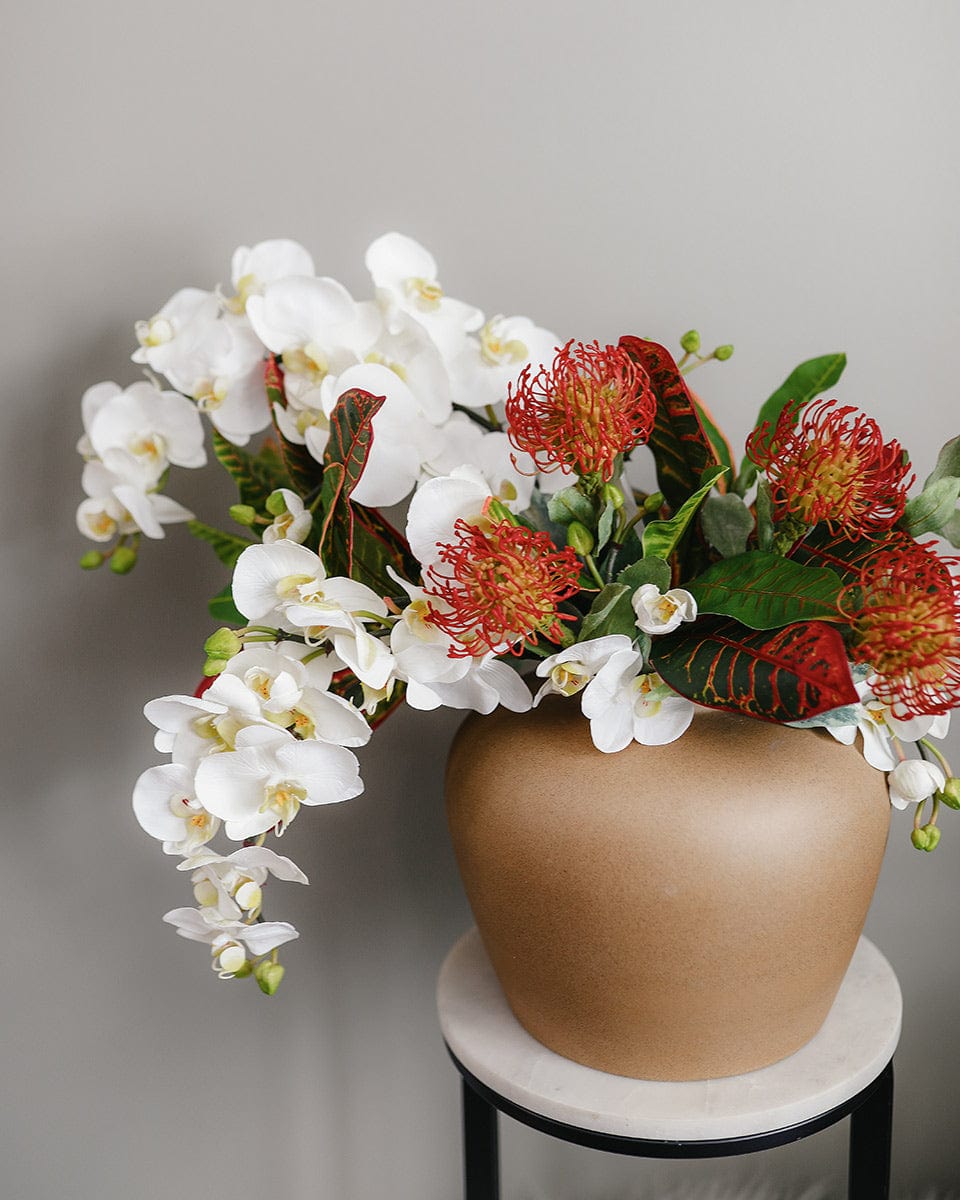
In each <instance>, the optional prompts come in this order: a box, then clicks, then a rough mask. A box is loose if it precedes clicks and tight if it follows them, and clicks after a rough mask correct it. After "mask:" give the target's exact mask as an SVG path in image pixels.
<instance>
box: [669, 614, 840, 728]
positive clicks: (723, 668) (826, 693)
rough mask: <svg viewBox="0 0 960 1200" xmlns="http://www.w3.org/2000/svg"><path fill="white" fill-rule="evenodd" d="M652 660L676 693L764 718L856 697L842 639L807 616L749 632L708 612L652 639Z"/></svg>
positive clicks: (810, 711) (815, 710)
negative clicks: (805, 619)
mask: <svg viewBox="0 0 960 1200" xmlns="http://www.w3.org/2000/svg"><path fill="white" fill-rule="evenodd" d="M650 661H651V663H652V664H653V666H654V667H655V668H656V670H657V671H659V672H660V675H661V676H662V678H663V679H664V680H665V681H666V682H667V683H668V684H669V685H670V687H672V688H673V689H674V691H677V692H679V693H680V694H681V695H682V696H686V697H688V699H690V700H693V701H695V702H696V703H697V704H703V705H706V706H707V707H708V708H719V709H723V710H725V711H727V712H737V713H742V714H743V715H744V716H748V717H757V718H758V719H760V720H763V721H776V722H781V723H785V722H787V721H801V720H803V719H804V718H806V717H814V716H817V714H819V713H822V712H827V711H828V710H829V709H831V708H839V707H840V706H841V705H844V704H855V703H856V702H857V691H856V688H855V687H854V683H853V679H852V677H851V675H850V668H849V666H848V665H847V654H846V650H845V648H844V644H843V638H842V637H841V636H840V633H839V631H838V630H837V629H836V628H835V627H834V626H833V625H827V624H825V623H824V622H822V621H808V622H802V623H800V624H796V625H788V626H787V627H786V628H785V629H778V630H775V631H773V632H771V631H769V630H762V631H760V632H755V631H753V630H750V629H747V628H746V627H745V626H743V625H741V624H740V623H739V622H737V621H732V620H729V619H726V618H722V617H717V618H707V619H706V620H698V621H696V622H694V623H693V624H692V625H688V626H685V627H684V626H681V628H680V629H678V630H676V631H675V632H673V633H668V634H665V635H664V636H663V637H657V638H654V639H653V645H652V647H651V650H650Z"/></svg>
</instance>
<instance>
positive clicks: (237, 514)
mask: <svg viewBox="0 0 960 1200" xmlns="http://www.w3.org/2000/svg"><path fill="white" fill-rule="evenodd" d="M230 516H231V517H232V518H233V520H234V521H236V523H237V524H238V525H246V526H247V527H248V528H249V526H251V525H253V524H255V522H256V520H257V510H256V509H255V508H254V507H253V506H252V505H250V504H231V505H230Z"/></svg>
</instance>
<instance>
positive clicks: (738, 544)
mask: <svg viewBox="0 0 960 1200" xmlns="http://www.w3.org/2000/svg"><path fill="white" fill-rule="evenodd" d="M700 525H701V528H702V529H703V536H704V537H705V538H706V539H707V541H708V542H709V543H710V545H711V546H712V547H713V548H714V550H716V551H717V553H718V554H721V555H723V557H724V558H732V557H733V556H734V555H735V554H742V553H743V552H744V550H746V548H747V538H749V536H750V534H751V533H752V532H753V526H754V520H753V513H752V512H751V511H750V509H749V508H747V506H746V505H745V504H744V502H743V500H741V498H740V497H739V496H738V495H737V494H736V493H735V492H727V493H725V494H724V495H716V496H708V497H707V498H706V500H705V501H704V504H703V509H702V511H701V513H700Z"/></svg>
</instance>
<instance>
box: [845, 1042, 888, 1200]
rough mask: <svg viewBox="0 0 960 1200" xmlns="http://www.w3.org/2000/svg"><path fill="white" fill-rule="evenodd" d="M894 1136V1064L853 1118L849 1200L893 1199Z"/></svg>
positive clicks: (848, 1185)
mask: <svg viewBox="0 0 960 1200" xmlns="http://www.w3.org/2000/svg"><path fill="white" fill-rule="evenodd" d="M892 1136H893V1063H892V1062H891V1063H888V1064H887V1066H886V1067H885V1068H884V1070H883V1073H882V1074H881V1075H879V1076H878V1078H877V1087H876V1089H875V1090H874V1091H873V1092H872V1093H871V1094H870V1095H869V1096H868V1097H867V1099H866V1100H865V1101H864V1103H863V1104H861V1105H860V1107H859V1108H858V1109H855V1110H854V1112H853V1113H852V1114H851V1116H850V1174H849V1177H848V1183H847V1196H848V1200H889V1196H890V1144H891V1140H892Z"/></svg>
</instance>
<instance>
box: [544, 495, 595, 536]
mask: <svg viewBox="0 0 960 1200" xmlns="http://www.w3.org/2000/svg"><path fill="white" fill-rule="evenodd" d="M547 515H548V516H549V518H550V520H551V521H553V522H554V523H555V524H557V525H569V524H570V522H571V521H579V522H580V523H581V525H586V527H587V528H588V529H591V530H593V529H596V527H597V518H596V513H595V512H594V509H593V501H592V500H589V499H588V498H587V497H586V496H585V495H584V494H583V492H581V491H580V489H579V488H577V487H566V488H561V490H560V491H559V492H554V494H553V495H552V496H551V497H550V499H549V500H548V501H547Z"/></svg>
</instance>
